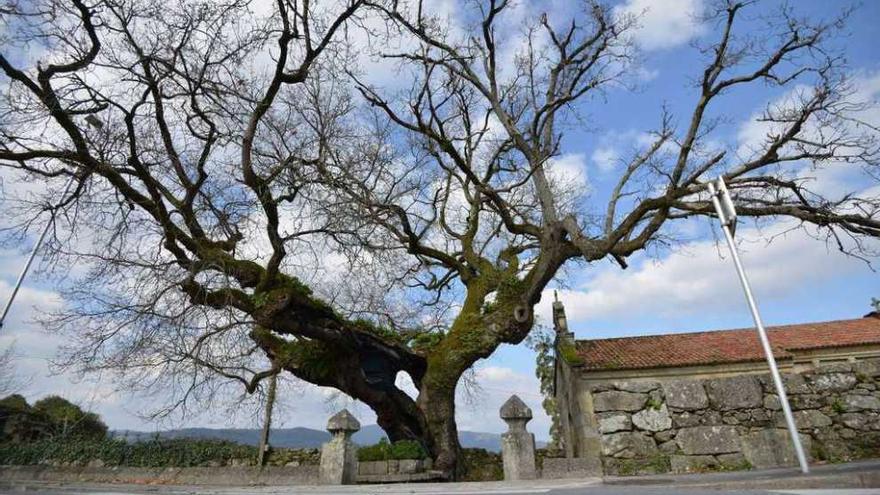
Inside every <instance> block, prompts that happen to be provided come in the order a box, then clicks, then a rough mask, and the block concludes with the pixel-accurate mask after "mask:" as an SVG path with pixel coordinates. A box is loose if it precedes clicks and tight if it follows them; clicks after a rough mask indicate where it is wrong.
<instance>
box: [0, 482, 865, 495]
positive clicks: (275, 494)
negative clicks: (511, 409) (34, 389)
mask: <svg viewBox="0 0 880 495" xmlns="http://www.w3.org/2000/svg"><path fill="white" fill-rule="evenodd" d="M0 493H3V494H16V495H85V494H90V495H91V494H94V495H145V494H151V495H194V494H200V495H281V494H284V495H298V494H303V495H306V494H316V495H317V494H321V495H328V494H365V495H367V494H368V495H403V494H422V495H440V494H450V495H526V494H548V495H630V494H631V495H679V494H681V495H738V494H750V495H763V494H768V495H771V494H788V495H826V494H829V495H830V494H836V495H869V494H876V495H880V489H844V490H718V489H711V488H709V489H707V488H685V487H681V486H668V487H637V486H609V485H602V484H599V483H596V482H590V483H584V482H568V483H553V484H549V485H548V484H547V483H542V484H540V485H524V484H516V485H514V484H508V483H482V484H473V483H454V484H443V485H435V484H415V485H376V486H364V485H361V486H353V487H306V486H292V487H269V488H255V487H253V488H205V487H164V486H134V485H114V486H106V485H105V486H97V485H96V486H87V485H85V486H84V485H77V486H32V487H28V488H26V489H25V488H24V487H14V488H9V487H7V488H2V487H0Z"/></svg>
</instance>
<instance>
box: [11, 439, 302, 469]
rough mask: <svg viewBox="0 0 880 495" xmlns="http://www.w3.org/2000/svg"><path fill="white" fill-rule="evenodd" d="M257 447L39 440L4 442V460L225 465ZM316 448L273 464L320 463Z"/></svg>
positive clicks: (276, 456) (250, 456) (278, 453)
mask: <svg viewBox="0 0 880 495" xmlns="http://www.w3.org/2000/svg"><path fill="white" fill-rule="evenodd" d="M256 459H257V448H256V447H253V446H250V445H241V444H237V443H232V442H226V441H219V440H194V439H183V438H180V439H160V440H152V441H147V442H135V443H127V442H125V441H124V440H121V439H107V440H101V441H77V440H67V441H58V440H39V441H35V442H30V443H4V444H0V464H6V465H36V464H60V465H78V466H82V465H87V464H88V463H89V462H91V461H96V460H100V461H101V462H102V463H103V464H104V465H105V466H130V467H192V466H218V465H219V466H225V465H230V464H232V463H233V461H234V462H235V463H236V464H239V465H254V464H256ZM317 459H318V454H317V451H315V450H307V449H305V450H294V449H275V450H273V451H272V452H271V453H270V456H269V464H270V465H278V464H279V463H281V465H283V464H286V463H287V462H291V461H297V462H299V463H300V464H314V463H317Z"/></svg>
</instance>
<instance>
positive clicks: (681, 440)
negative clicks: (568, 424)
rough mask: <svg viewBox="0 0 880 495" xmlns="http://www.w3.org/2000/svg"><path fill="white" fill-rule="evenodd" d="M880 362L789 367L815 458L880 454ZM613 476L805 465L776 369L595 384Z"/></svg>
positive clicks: (597, 415) (803, 431) (795, 403)
mask: <svg viewBox="0 0 880 495" xmlns="http://www.w3.org/2000/svg"><path fill="white" fill-rule="evenodd" d="M878 379H880V359H869V360H863V361H857V362H855V363H833V364H827V365H823V366H819V367H817V368H815V369H813V370H812V371H809V372H805V373H802V374H783V380H784V383H785V387H786V392H787V393H788V394H789V400H790V402H791V406H792V410H793V411H794V416H795V421H796V423H797V425H798V429H799V432H800V435H801V439H802V442H803V445H804V448H805V450H806V451H807V452H808V455H810V457H811V458H812V460H814V461H815V460H820V461H830V462H840V461H846V460H852V459H860V458H868V457H880V391H878V384H880V380H878ZM588 387H589V392H588V393H589V394H590V396H591V399H592V405H593V414H594V417H593V418H592V419H593V420H594V421H593V422H592V423H593V424H594V425H595V428H596V429H597V430H598V431H597V432H598V434H599V438H600V444H601V458H602V464H603V468H604V471H605V473H606V474H619V475H629V474H647V473H658V472H667V471H673V472H695V471H710V470H734V469H749V468H768V467H776V466H783V465H795V464H796V462H797V460H796V457H795V455H794V452H793V449H792V447H791V442H790V439H789V436H788V431H787V430H786V429H785V419H784V417H783V414H782V411H781V408H780V406H779V400H778V398H777V396H776V394H775V393H774V392H775V390H774V386H773V383H772V380H771V379H770V375H769V374H763V375H762V374H751V375H739V376H733V377H729V378H716V379H705V380H681V379H670V380H665V381H663V382H659V381H658V382H654V381H627V382H605V383H592V384H589V385H588Z"/></svg>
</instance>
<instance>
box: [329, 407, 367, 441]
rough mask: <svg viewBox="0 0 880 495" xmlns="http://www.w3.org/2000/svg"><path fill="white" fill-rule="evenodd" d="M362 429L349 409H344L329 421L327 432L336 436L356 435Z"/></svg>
mask: <svg viewBox="0 0 880 495" xmlns="http://www.w3.org/2000/svg"><path fill="white" fill-rule="evenodd" d="M360 429H361V424H360V422H359V421H358V420H357V418H355V417H354V416H353V415H352V414H351V413H350V412H348V409H343V410H341V411H339V412H338V413H336V414H334V415H333V416H331V417H330V420H329V421H327V431H329V432H330V433H333V434H334V435H335V434H337V433H339V432H342V433H354V432H356V431H358V430H360Z"/></svg>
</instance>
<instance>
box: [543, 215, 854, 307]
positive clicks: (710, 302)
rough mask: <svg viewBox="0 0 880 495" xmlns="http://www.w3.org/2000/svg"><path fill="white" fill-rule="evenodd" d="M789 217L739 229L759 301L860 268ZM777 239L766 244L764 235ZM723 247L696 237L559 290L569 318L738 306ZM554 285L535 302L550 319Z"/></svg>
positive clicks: (734, 280)
mask: <svg viewBox="0 0 880 495" xmlns="http://www.w3.org/2000/svg"><path fill="white" fill-rule="evenodd" d="M793 227H794V224H793V223H792V222H791V221H787V220H786V221H780V222H777V223H775V224H773V225H770V226H768V227H766V228H764V229H762V230H761V231H758V230H757V229H754V228H749V229H745V228H741V229H740V230H739V231H738V232H737V239H739V242H740V253H741V256H742V258H743V264H744V265H745V268H746V270H747V273H748V275H749V278H750V282H751V284H752V288H753V290H754V292H755V293H756V296H757V297H758V299H761V300H772V299H775V298H780V297H784V296H785V295H786V294H789V293H791V292H792V291H794V290H797V289H800V288H802V287H806V286H810V285H815V284H818V283H821V282H823V281H825V280H828V279H831V278H835V277H845V276H847V275H850V274H854V273H861V272H863V271H864V270H865V269H866V268H865V265H864V263H863V262H861V261H858V260H855V259H852V258H847V257H844V256H842V255H837V254H835V253H833V252H831V250H832V249H833V248H829V247H828V246H826V245H825V244H824V243H823V242H821V241H817V240H816V239H814V238H812V237H810V236H809V235H807V233H805V232H803V231H802V230H792V231H790V232H786V231H788V230H790V229H792V228H793ZM774 235H776V236H778V237H776V238H775V239H774V240H773V241H772V242H770V243H769V244H767V243H765V241H763V240H762V239H765V238H769V236H774ZM741 290H742V289H741V288H740V285H739V281H738V279H737V277H736V272H735V270H734V267H733V264H732V261H731V260H730V258H729V254H728V251H727V247H726V245H724V244H723V243H721V244H717V245H716V243H715V242H713V241H699V242H693V243H689V244H685V245H684V246H682V247H680V248H677V249H676V250H675V251H674V252H673V253H671V254H669V255H668V256H666V257H665V258H663V259H660V260H658V261H653V260H644V261H643V262H642V263H641V264H639V265H636V266H632V267H630V269H629V270H626V271H624V270H621V269H619V268H616V267H614V268H611V267H609V268H607V269H605V270H604V271H602V272H601V273H599V274H598V275H597V276H595V277H593V278H592V279H591V280H590V281H588V282H587V283H586V284H585V285H583V286H582V287H580V288H578V289H577V290H560V291H559V292H560V300H562V301H563V302H564V303H565V307H566V312H567V315H568V317H569V319H570V320H573V321H576V320H586V319H588V318H592V319H601V318H627V317H631V316H632V313H633V309H634V308H637V309H638V312H639V313H641V314H643V315H645V314H657V315H660V316H682V315H701V314H706V312H712V311H727V310H731V309H738V308H741V307H742V305H743V300H742V297H741ZM552 300H553V295H552V290H548V291H547V293H546V294H544V297H543V298H542V300H541V304H540V305H539V307H538V314H539V315H540V317H541V320H542V321H544V322H549V321H551V320H550V314H551V310H550V304H551V301H552Z"/></svg>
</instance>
